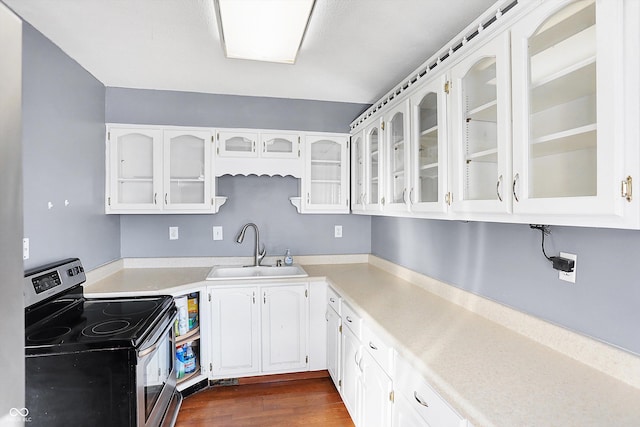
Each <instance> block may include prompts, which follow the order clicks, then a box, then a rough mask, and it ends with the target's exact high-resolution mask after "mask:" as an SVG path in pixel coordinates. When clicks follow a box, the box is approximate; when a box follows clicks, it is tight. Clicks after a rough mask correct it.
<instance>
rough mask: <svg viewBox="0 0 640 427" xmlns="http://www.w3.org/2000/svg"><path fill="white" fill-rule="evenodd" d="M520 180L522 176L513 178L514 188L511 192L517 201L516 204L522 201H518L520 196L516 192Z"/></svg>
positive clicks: (518, 175) (517, 175)
mask: <svg viewBox="0 0 640 427" xmlns="http://www.w3.org/2000/svg"><path fill="white" fill-rule="evenodd" d="M519 179H520V174H516V175H515V176H514V177H513V188H512V189H511V191H512V192H513V198H514V199H515V201H516V202H519V201H520V200H519V199H518V194H517V191H516V186H517V185H518V180H519Z"/></svg>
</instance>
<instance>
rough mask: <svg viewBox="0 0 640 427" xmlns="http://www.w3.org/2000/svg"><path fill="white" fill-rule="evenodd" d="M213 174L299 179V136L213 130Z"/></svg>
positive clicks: (237, 130)
mask: <svg viewBox="0 0 640 427" xmlns="http://www.w3.org/2000/svg"><path fill="white" fill-rule="evenodd" d="M215 139H216V156H215V160H216V162H215V168H214V169H215V173H216V176H222V175H227V174H228V175H258V176H259V175H269V176H273V175H279V176H286V175H291V176H294V177H296V178H301V177H302V173H303V169H304V165H303V159H302V145H301V143H302V134H301V133H299V132H287V131H275V130H274V131H270V130H256V129H219V130H218V131H216V138H215Z"/></svg>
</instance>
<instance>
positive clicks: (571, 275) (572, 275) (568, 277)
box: [558, 252, 578, 283]
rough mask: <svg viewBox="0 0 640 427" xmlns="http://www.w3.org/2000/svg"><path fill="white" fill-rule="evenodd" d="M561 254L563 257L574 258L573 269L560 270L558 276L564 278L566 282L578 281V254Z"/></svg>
mask: <svg viewBox="0 0 640 427" xmlns="http://www.w3.org/2000/svg"><path fill="white" fill-rule="evenodd" d="M560 256H561V257H562V258H567V259H572V260H573V271H571V272H566V271H558V278H559V279H560V280H564V281H565V282H571V283H576V270H577V269H578V255H574V254H568V253H566V252H560Z"/></svg>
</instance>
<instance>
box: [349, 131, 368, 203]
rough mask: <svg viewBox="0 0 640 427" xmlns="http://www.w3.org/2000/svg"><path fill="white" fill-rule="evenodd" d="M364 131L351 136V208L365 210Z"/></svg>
mask: <svg viewBox="0 0 640 427" xmlns="http://www.w3.org/2000/svg"><path fill="white" fill-rule="evenodd" d="M365 191H366V188H365V176H364V131H360V132H358V133H356V134H355V135H353V136H352V137H351V210H352V211H354V212H357V211H362V210H364V193H365Z"/></svg>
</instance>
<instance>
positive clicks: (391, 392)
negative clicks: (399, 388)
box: [389, 390, 396, 403]
mask: <svg viewBox="0 0 640 427" xmlns="http://www.w3.org/2000/svg"><path fill="white" fill-rule="evenodd" d="M395 397H396V396H395V394H394V393H393V390H391V391H390V392H389V401H390V402H392V403H393V402H394V401H395V400H394V399H395Z"/></svg>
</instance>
